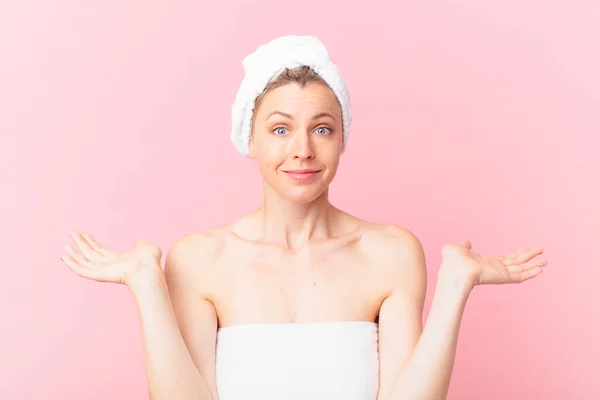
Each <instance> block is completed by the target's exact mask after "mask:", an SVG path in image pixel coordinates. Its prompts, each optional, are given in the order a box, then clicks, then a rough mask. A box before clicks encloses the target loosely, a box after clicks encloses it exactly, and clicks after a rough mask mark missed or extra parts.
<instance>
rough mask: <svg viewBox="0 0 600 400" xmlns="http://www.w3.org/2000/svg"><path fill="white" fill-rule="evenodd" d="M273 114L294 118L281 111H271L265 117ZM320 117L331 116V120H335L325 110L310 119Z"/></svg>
mask: <svg viewBox="0 0 600 400" xmlns="http://www.w3.org/2000/svg"><path fill="white" fill-rule="evenodd" d="M275 114H279V115H282V116H284V117H286V118H289V119H294V117H293V116H292V115H290V114H286V113H284V112H283V111H273V112H272V113H271V114H269V115H268V116H267V119H269V118H271V117H272V116H273V115H275ZM321 117H329V118H331V119H332V120H334V121H335V118H333V115H331V114H329V113H327V112H322V113H319V114H317V115H315V116H314V117H313V118H312V119H313V120H315V119H318V118H321Z"/></svg>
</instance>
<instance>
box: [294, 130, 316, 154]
mask: <svg viewBox="0 0 600 400" xmlns="http://www.w3.org/2000/svg"><path fill="white" fill-rule="evenodd" d="M291 151H292V152H291V154H292V157H293V158H294V159H295V160H310V159H313V158H314V157H315V152H314V149H313V143H312V141H311V140H310V135H309V134H308V133H306V132H302V133H298V134H296V135H294V138H293V139H292V149H291Z"/></svg>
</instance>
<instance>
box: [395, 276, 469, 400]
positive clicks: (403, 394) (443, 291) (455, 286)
mask: <svg viewBox="0 0 600 400" xmlns="http://www.w3.org/2000/svg"><path fill="white" fill-rule="evenodd" d="M470 292H471V287H470V286H469V285H468V284H466V283H463V280H461V279H452V278H451V277H449V276H448V277H442V278H441V279H438V281H437V285H436V289H435V294H434V297H433V302H432V304H431V310H430V312H429V316H428V318H427V323H426V324H425V328H424V330H423V334H422V335H421V337H420V338H419V341H418V343H417V346H416V347H415V349H414V351H413V353H412V355H411V357H410V359H409V360H408V363H407V364H406V366H405V367H404V368H403V370H402V372H401V373H400V375H399V376H398V377H397V379H396V381H395V382H394V385H393V387H392V391H391V393H390V395H389V396H388V397H387V398H386V400H412V399H414V400H443V399H446V396H447V394H448V389H449V386H450V378H451V376H452V369H453V366H454V359H455V355H456V345H457V341H458V332H459V328H460V322H461V319H462V315H463V312H464V309H465V306H466V303H467V300H468V297H469V294H470Z"/></svg>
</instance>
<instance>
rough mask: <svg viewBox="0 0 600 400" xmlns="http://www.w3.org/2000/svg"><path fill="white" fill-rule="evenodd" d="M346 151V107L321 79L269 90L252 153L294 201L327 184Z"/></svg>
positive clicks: (311, 195) (254, 133) (306, 198)
mask: <svg viewBox="0 0 600 400" xmlns="http://www.w3.org/2000/svg"><path fill="white" fill-rule="evenodd" d="M341 153H342V110H341V108H340V105H339V103H338V101H337V98H336V97H335V94H334V93H333V91H332V90H331V89H330V88H329V87H327V86H325V85H322V84H315V83H311V84H308V85H306V86H305V87H304V88H301V87H300V86H299V85H297V84H295V83H292V84H287V85H284V86H280V87H278V88H276V89H273V90H272V91H270V92H269V93H267V94H266V95H265V96H264V98H263V101H262V103H261V104H260V106H259V108H258V110H257V111H256V113H255V117H254V123H253V128H252V137H251V139H250V152H249V155H250V157H252V158H255V159H256V160H257V163H258V166H259V169H260V172H261V174H262V176H263V179H264V180H265V182H266V183H267V184H268V185H269V186H271V187H272V188H273V189H274V190H276V191H277V192H278V193H279V194H281V195H282V196H284V197H285V198H288V199H290V200H293V201H297V202H302V203H306V202H310V201H313V200H314V199H316V198H317V197H318V196H320V195H321V194H322V193H323V192H324V191H325V190H326V189H327V187H328V186H329V183H330V182H331V181H332V179H333V177H334V176H335V173H336V171H337V167H338V163H339V159H340V155H341Z"/></svg>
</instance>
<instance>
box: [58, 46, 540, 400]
mask: <svg viewBox="0 0 600 400" xmlns="http://www.w3.org/2000/svg"><path fill="white" fill-rule="evenodd" d="M244 66H245V69H246V74H247V75H246V78H245V81H244V82H243V83H242V87H241V88H240V92H239V93H238V96H237V98H236V102H235V103H234V107H233V109H232V111H233V121H234V124H233V125H234V129H233V132H232V139H233V141H234V143H235V145H236V148H237V149H238V150H239V151H240V152H241V153H242V154H244V155H247V156H249V157H252V158H254V159H255V160H256V164H257V165H258V168H259V170H260V173H261V174H262V177H263V187H264V202H263V203H262V205H261V206H260V207H259V208H258V209H256V210H255V211H253V212H252V213H250V214H248V215H246V216H244V217H242V218H241V219H239V220H236V221H233V222H231V223H230V224H227V225H226V226H221V227H218V228H215V229H213V230H210V231H208V232H201V233H192V234H188V235H185V236H184V237H182V238H181V239H179V240H177V241H176V242H175V243H174V244H173V246H172V248H171V249H170V250H169V252H168V254H167V256H166V260H165V268H164V272H163V269H162V268H161V256H162V252H161V249H159V248H158V247H157V246H155V245H153V244H150V243H147V242H144V241H142V240H138V241H137V242H136V246H135V249H133V250H131V251H128V252H124V253H121V252H115V251H111V250H108V249H105V248H104V247H102V246H101V245H100V244H99V243H98V242H97V241H96V240H94V238H92V237H91V236H90V235H88V234H86V233H83V234H78V233H73V234H72V237H73V239H74V242H75V243H76V245H77V248H78V249H79V251H77V250H76V249H75V248H74V247H72V246H71V245H67V246H65V249H66V252H67V254H66V255H65V256H64V257H63V260H64V262H65V263H66V265H67V266H68V267H69V268H71V269H72V270H73V271H74V272H75V273H76V274H77V275H79V276H82V277H85V278H89V279H93V280H97V281H104V282H115V283H121V284H125V285H127V287H128V288H129V289H130V291H131V293H132V295H133V298H134V301H135V304H136V305H137V309H138V311H139V315H140V322H141V328H142V341H143V345H144V354H145V362H146V373H147V378H148V386H149V392H150V397H151V398H152V399H154V400H160V399H169V400H176V399H218V398H219V399H221V400H241V399H282V400H283V399H312V400H314V399H344V400H353V399H355V400H367V399H385V400H388V399H389V400H413V399H414V400H417V399H418V400H421V399H444V398H445V397H446V393H447V391H448V387H449V383H450V377H451V372H452V366H453V363H454V354H455V349H456V343H457V337H458V330H459V326H460V320H461V317H462V313H463V310H464V307H465V305H466V302H467V299H468V296H469V293H470V291H471V290H472V289H473V288H474V287H475V286H476V285H484V284H502V283H518V282H523V281H525V280H528V279H531V278H533V277H535V276H537V275H538V274H539V273H540V272H541V271H542V267H544V266H545V265H547V262H546V261H545V260H539V259H535V257H536V256H537V255H539V254H541V253H542V251H543V250H542V249H539V248H528V249H521V250H519V251H516V252H515V253H513V254H510V255H508V256H505V257H496V256H488V255H483V254H478V253H476V252H475V251H473V250H471V245H470V243H469V242H468V241H465V242H462V243H459V244H447V245H445V246H443V247H442V250H441V251H442V264H441V266H440V268H439V270H438V275H437V284H436V289H435V295H434V299H433V303H432V308H431V310H430V313H429V317H428V321H427V324H426V326H425V328H424V329H423V327H422V322H421V319H422V312H423V305H424V299H425V293H426V265H425V257H424V252H423V248H422V246H421V244H420V242H419V240H418V238H417V237H415V235H414V234H412V233H411V232H410V231H408V230H407V229H404V228H402V227H398V226H386V225H380V224H375V223H371V222H368V221H364V220H361V219H359V218H357V217H354V216H352V215H350V214H348V213H346V212H344V211H342V210H340V209H338V208H336V207H335V206H333V205H332V204H331V203H330V202H329V200H328V188H329V185H330V183H331V181H332V180H333V178H334V176H335V174H336V170H337V168H338V162H339V159H340V156H341V154H342V152H343V149H344V146H345V143H346V141H347V138H348V136H347V135H348V126H349V121H350V110H349V101H348V97H347V93H346V92H345V86H344V85H343V81H342V80H341V78H340V77H339V73H338V71H337V69H336V68H335V66H334V65H333V64H332V63H331V61H330V60H329V58H328V55H327V53H326V51H325V50H324V47H323V46H322V44H321V43H320V42H319V41H318V40H316V39H315V38H310V37H295V36H290V37H283V38H279V39H276V40H275V41H273V42H271V43H269V44H267V45H265V46H262V47H260V48H259V49H258V50H257V52H256V53H255V54H253V55H251V56H249V57H248V58H247V59H246V60H245V62H244ZM265 83H266V84H265Z"/></svg>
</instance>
